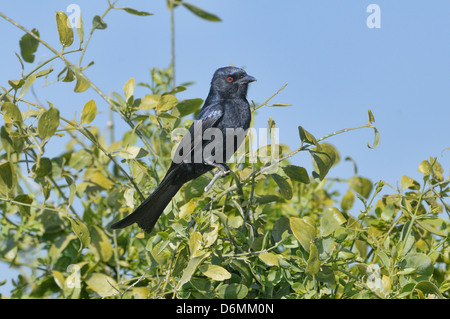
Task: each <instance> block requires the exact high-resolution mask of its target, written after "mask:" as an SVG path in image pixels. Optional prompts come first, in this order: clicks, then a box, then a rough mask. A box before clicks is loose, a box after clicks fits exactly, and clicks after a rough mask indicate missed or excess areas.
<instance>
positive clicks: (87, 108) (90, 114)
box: [81, 100, 97, 124]
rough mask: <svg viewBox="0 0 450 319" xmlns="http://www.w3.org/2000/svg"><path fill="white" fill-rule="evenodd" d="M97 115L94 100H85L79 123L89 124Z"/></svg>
mask: <svg viewBox="0 0 450 319" xmlns="http://www.w3.org/2000/svg"><path fill="white" fill-rule="evenodd" d="M96 115H97V105H96V104H95V101H94V100H90V101H87V102H86V104H85V105H84V106H83V110H82V111H81V124H89V123H91V122H92V121H93V120H94V119H95V116H96Z"/></svg>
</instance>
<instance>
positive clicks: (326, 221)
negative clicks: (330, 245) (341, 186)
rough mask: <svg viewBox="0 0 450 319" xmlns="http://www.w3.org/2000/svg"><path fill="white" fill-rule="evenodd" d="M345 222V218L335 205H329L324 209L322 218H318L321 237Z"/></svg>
mask: <svg viewBox="0 0 450 319" xmlns="http://www.w3.org/2000/svg"><path fill="white" fill-rule="evenodd" d="M345 222H346V219H345V218H344V216H342V214H341V212H340V211H339V210H338V209H337V208H336V207H329V208H327V209H326V210H325V212H324V213H323V216H322V218H321V219H320V226H319V231H320V234H321V235H322V236H323V237H326V236H328V235H330V234H331V233H332V232H334V231H335V230H336V229H337V228H338V227H339V226H340V225H342V224H343V223H345Z"/></svg>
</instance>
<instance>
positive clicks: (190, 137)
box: [175, 103, 224, 163]
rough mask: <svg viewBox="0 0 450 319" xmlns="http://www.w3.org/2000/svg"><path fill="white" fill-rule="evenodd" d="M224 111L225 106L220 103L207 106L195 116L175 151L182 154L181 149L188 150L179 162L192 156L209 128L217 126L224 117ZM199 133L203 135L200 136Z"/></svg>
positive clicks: (178, 159) (180, 157) (179, 158)
mask: <svg viewBox="0 0 450 319" xmlns="http://www.w3.org/2000/svg"><path fill="white" fill-rule="evenodd" d="M223 113H224V109H223V106H222V105H221V104H218V103H217V104H212V105H210V106H207V107H206V108H203V109H202V110H201V111H200V113H199V114H198V115H197V117H196V118H195V120H194V123H193V124H192V125H191V127H190V128H189V134H186V135H185V136H184V137H183V139H182V140H181V142H180V144H179V145H178V148H177V150H176V152H175V156H176V155H177V154H180V151H182V150H187V152H186V154H185V153H184V152H183V155H182V156H179V157H178V158H177V161H178V163H181V161H185V160H187V159H189V158H192V157H191V156H192V152H193V151H194V150H195V149H196V148H198V147H201V145H202V142H203V133H204V132H205V131H206V130H207V129H208V128H212V127H216V126H217V122H218V121H219V120H220V119H221V118H222V116H223ZM195 125H198V126H197V128H198V129H196V128H195ZM200 125H201V129H200ZM199 134H201V135H200V136H199Z"/></svg>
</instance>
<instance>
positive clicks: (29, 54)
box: [19, 29, 39, 63]
mask: <svg viewBox="0 0 450 319" xmlns="http://www.w3.org/2000/svg"><path fill="white" fill-rule="evenodd" d="M31 33H33V34H34V35H36V36H37V37H39V31H38V30H37V29H32V30H31ZM19 45H20V55H21V56H22V58H23V59H24V61H25V62H28V63H33V62H34V57H35V56H34V53H35V52H36V51H37V48H38V45H39V40H37V39H35V38H34V37H33V36H32V35H30V34H28V33H27V34H25V35H24V36H23V37H22V38H21V39H20V42H19Z"/></svg>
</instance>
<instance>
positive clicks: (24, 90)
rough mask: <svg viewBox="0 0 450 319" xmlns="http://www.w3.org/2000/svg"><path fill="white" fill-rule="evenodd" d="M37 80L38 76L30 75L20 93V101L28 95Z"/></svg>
mask: <svg viewBox="0 0 450 319" xmlns="http://www.w3.org/2000/svg"><path fill="white" fill-rule="evenodd" d="M35 80H36V75H34V74H33V75H30V76H29V77H28V78H27V80H26V81H25V84H24V85H23V87H22V89H21V90H20V92H19V95H18V97H17V98H18V99H19V100H20V99H21V98H23V97H24V96H25V95H26V94H27V93H28V90H29V89H30V87H31V86H32V85H33V83H34V81H35Z"/></svg>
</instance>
